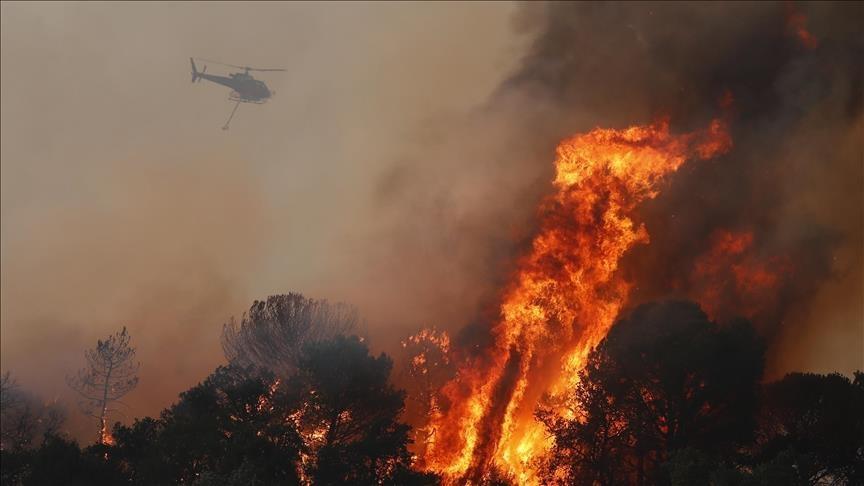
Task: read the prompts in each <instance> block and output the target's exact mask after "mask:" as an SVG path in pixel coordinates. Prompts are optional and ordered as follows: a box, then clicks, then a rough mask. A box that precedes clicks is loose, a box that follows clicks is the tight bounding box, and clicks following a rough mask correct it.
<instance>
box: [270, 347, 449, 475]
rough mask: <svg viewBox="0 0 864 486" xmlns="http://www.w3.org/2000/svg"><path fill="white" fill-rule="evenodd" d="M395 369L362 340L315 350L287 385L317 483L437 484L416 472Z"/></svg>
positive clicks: (307, 352)
mask: <svg viewBox="0 0 864 486" xmlns="http://www.w3.org/2000/svg"><path fill="white" fill-rule="evenodd" d="M391 368H392V362H391V360H390V358H388V357H387V356H386V355H383V354H382V355H380V356H378V357H377V358H376V357H372V356H370V355H369V350H368V348H367V347H366V345H365V344H363V343H362V342H361V341H360V340H359V339H358V338H357V337H353V336H352V337H336V338H335V339H332V340H329V341H321V342H317V343H312V344H310V345H308V346H307V347H306V350H305V352H304V354H303V355H302V357H301V358H300V360H299V368H298V371H297V373H296V374H295V375H294V376H293V377H292V378H291V379H290V380H289V381H288V383H287V387H286V390H287V393H288V395H289V401H291V402H293V403H296V404H297V408H296V410H295V412H294V413H293V414H292V415H291V418H292V420H293V421H294V423H295V424H296V426H297V428H298V430H299V431H300V433H301V435H302V436H303V438H304V440H305V442H306V445H307V446H308V449H309V457H307V460H306V464H307V468H306V469H307V471H308V474H309V476H310V478H311V479H312V480H313V482H314V483H315V484H322V485H324V484H370V485H371V484H430V483H433V482H434V481H435V478H434V477H433V476H431V475H423V474H419V473H415V472H413V471H411V469H410V466H411V457H410V455H409V454H408V450H407V445H408V441H409V439H408V432H409V429H410V428H409V427H408V426H407V425H404V424H402V423H399V422H398V417H399V415H400V414H401V413H402V410H403V407H404V394H403V393H402V392H401V391H397V390H395V389H394V388H393V387H392V386H391V385H390V384H389V382H388V380H389V375H390V371H391Z"/></svg>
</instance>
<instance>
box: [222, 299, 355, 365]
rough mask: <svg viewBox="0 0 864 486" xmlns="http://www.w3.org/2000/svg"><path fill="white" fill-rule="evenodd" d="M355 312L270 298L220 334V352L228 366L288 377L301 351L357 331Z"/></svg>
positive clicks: (326, 304)
mask: <svg viewBox="0 0 864 486" xmlns="http://www.w3.org/2000/svg"><path fill="white" fill-rule="evenodd" d="M358 321H359V318H358V314H357V310H356V309H355V308H354V307H352V306H349V305H347V304H341V303H339V304H331V303H329V302H327V301H326V300H315V299H309V298H306V297H304V296H303V295H301V294H297V293H289V294H283V295H271V296H270V297H267V300H266V301H255V302H254V303H253V304H252V307H251V308H250V309H249V312H248V313H245V314H243V317H242V319H241V320H240V322H239V323H237V322H236V321H235V320H234V319H233V318H232V319H231V321H229V322H228V323H227V324H225V326H224V327H223V330H222V349H223V350H224V352H225V357H226V358H227V359H228V361H229V362H231V363H233V364H237V365H240V366H243V367H247V366H250V365H252V366H258V367H262V368H267V369H269V370H271V371H273V372H274V373H276V374H277V375H278V376H282V377H287V376H289V375H290V374H292V373H293V372H294V370H296V368H297V361H298V359H299V357H300V353H301V351H302V350H303V348H304V347H305V346H306V345H307V344H309V343H313V342H319V341H323V340H327V339H330V338H333V337H335V336H338V335H344V334H348V333H350V332H351V331H353V330H355V329H356V327H357V322H358Z"/></svg>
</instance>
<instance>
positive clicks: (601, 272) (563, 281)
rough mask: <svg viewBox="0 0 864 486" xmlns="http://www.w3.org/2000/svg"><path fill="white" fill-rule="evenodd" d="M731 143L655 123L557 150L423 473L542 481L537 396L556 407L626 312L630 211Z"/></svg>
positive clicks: (545, 440)
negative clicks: (672, 176)
mask: <svg viewBox="0 0 864 486" xmlns="http://www.w3.org/2000/svg"><path fill="white" fill-rule="evenodd" d="M731 143H732V142H731V138H730V137H729V135H728V133H727V131H726V125H725V123H724V122H723V121H722V120H715V121H713V122H712V123H711V124H710V126H709V127H708V129H706V130H704V131H701V132H696V133H688V134H683V135H673V134H671V133H670V132H669V123H668V120H660V121H658V122H656V123H654V124H652V125H648V126H634V127H630V128H626V129H623V130H614V129H600V128H597V129H595V130H592V131H591V132H589V133H586V134H581V135H576V136H574V137H572V138H569V139H567V140H564V141H563V142H561V144H560V145H559V146H558V149H557V157H556V160H555V168H556V175H555V179H554V181H553V185H554V187H555V189H556V192H555V194H553V195H551V196H549V197H548V198H547V199H546V200H545V201H544V202H543V204H542V205H541V208H540V215H539V220H540V228H539V232H538V234H537V235H536V236H535V238H534V241H533V247H532V249H531V251H530V252H529V253H528V254H527V255H525V256H524V257H523V258H522V259H521V260H520V262H519V264H518V266H517V268H518V269H517V271H516V273H515V275H514V276H513V278H512V280H511V284H510V285H509V287H508V288H507V289H506V290H505V292H504V293H503V297H502V302H501V305H500V317H499V319H498V321H497V322H496V323H495V324H494V325H493V327H492V329H491V334H492V337H493V344H492V345H491V346H490V348H489V349H488V351H487V352H486V353H485V354H484V355H483V356H480V357H477V358H472V359H470V360H467V361H466V362H465V363H461V364H460V367H459V370H458V372H457V374H456V377H455V378H454V379H453V380H451V381H450V382H448V383H447V384H446V385H445V386H444V387H443V389H442V394H443V396H444V397H446V399H447V401H448V402H449V408H448V409H446V410H445V411H444V412H443V413H442V414H440V416H438V417H436V418H434V422H435V423H434V424H432V425H433V427H434V428H435V430H436V432H437V433H436V437H435V440H434V442H432V443H430V444H428V448H427V449H426V454H425V455H424V457H423V461H424V462H423V465H424V467H425V468H426V469H428V470H431V471H435V472H438V473H440V474H442V475H443V476H444V477H445V480H446V481H447V482H450V483H457V482H458V483H460V484H465V483H468V484H471V483H477V482H479V481H480V480H482V479H483V477H484V475H487V474H489V472H490V471H491V470H492V469H493V468H494V469H497V470H499V471H502V472H504V473H505V474H507V475H511V476H512V477H513V478H514V479H515V480H516V481H517V482H519V483H520V484H535V483H537V482H538V478H537V467H538V464H537V460H538V458H541V457H543V455H544V454H545V452H546V451H547V450H548V448H549V447H550V445H551V439H550V438H549V437H548V436H547V435H546V433H545V430H544V429H543V427H542V425H541V424H540V423H539V422H537V421H536V420H535V419H534V411H535V410H536V408H537V406H538V405H539V404H540V403H541V400H543V399H544V396H546V398H547V400H548V401H549V403H556V400H557V403H562V404H563V402H562V400H563V395H564V391H565V390H567V389H569V388H571V387H572V386H573V385H574V384H575V381H576V380H577V372H578V371H579V370H580V369H581V368H582V367H583V365H584V363H585V360H586V357H587V354H588V353H589V351H590V350H591V348H592V347H594V346H595V345H596V344H597V343H598V342H599V341H600V340H601V339H602V338H603V337H604V336H605V335H606V332H607V331H608V329H609V327H610V326H611V325H612V323H613V320H614V319H615V316H616V315H617V314H618V312H619V311H620V310H621V307H622V306H623V305H624V303H625V302H626V300H627V296H628V293H629V290H630V284H629V283H628V282H626V281H625V280H624V279H623V278H622V277H621V276H620V275H619V273H618V272H617V269H618V264H619V261H620V260H621V258H622V256H623V255H624V254H625V253H626V252H627V251H628V250H629V249H631V248H632V247H633V246H634V245H637V244H640V243H647V242H648V233H647V231H646V229H645V227H644V226H643V225H642V224H640V223H638V222H637V221H636V219H635V214H636V209H637V208H638V206H639V205H640V204H641V203H642V202H643V201H645V200H647V199H651V198H654V197H655V196H656V195H657V194H658V191H659V186H660V184H661V182H662V180H663V178H664V177H665V176H666V175H668V174H669V173H671V172H674V171H676V170H677V169H678V168H679V167H680V166H681V165H682V164H683V163H684V162H685V161H686V160H687V159H688V158H690V157H697V158H701V159H706V158H710V157H714V156H716V155H718V154H721V153H723V152H726V151H728V150H729V148H730V147H731ZM559 412H560V413H562V414H567V413H568V412H567V410H566V407H564V406H562V407H560V409H559Z"/></svg>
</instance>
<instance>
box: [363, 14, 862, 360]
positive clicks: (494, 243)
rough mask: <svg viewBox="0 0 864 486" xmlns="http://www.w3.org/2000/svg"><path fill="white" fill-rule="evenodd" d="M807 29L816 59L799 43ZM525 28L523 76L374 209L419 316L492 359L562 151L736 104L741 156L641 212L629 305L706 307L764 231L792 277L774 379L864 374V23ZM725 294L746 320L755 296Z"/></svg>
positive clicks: (665, 22)
mask: <svg viewBox="0 0 864 486" xmlns="http://www.w3.org/2000/svg"><path fill="white" fill-rule="evenodd" d="M794 14H803V15H805V16H806V21H805V26H806V28H807V29H808V30H809V32H810V33H812V35H814V36H815V37H816V39H817V40H818V45H816V46H815V47H812V46H808V45H806V44H805V43H803V42H802V41H801V39H799V37H798V36H797V35H796V32H795V30H794V29H793V28H792V27H791V26H790V21H789V19H790V16H791V15H794ZM515 24H516V26H517V27H518V28H519V29H521V30H522V31H523V32H525V33H526V34H531V35H534V36H535V41H534V42H533V44H532V46H531V48H530V51H529V53H528V54H527V56H526V57H525V58H524V60H523V62H522V63H521V66H520V68H519V69H518V70H517V71H516V72H515V73H514V75H513V76H511V77H510V78H509V79H508V80H507V81H506V82H505V83H504V84H503V85H502V86H500V88H499V89H498V90H497V91H496V93H495V94H494V96H492V97H491V98H490V100H489V103H488V104H487V105H486V107H485V108H484V109H483V110H481V111H479V112H478V113H475V115H474V116H473V117H471V118H470V119H469V120H467V121H464V122H462V123H456V124H450V125H448V126H445V127H440V128H438V129H437V130H430V132H432V133H435V137H434V138H433V139H432V140H428V141H427V143H426V145H425V146H426V147H429V148H428V149H427V150H426V151H425V152H424V153H419V154H410V155H408V156H406V162H405V164H403V165H401V166H399V167H398V168H396V169H394V170H393V171H392V172H391V173H390V174H389V176H388V177H386V178H384V179H383V180H382V182H381V184H380V186H379V190H378V192H377V193H376V197H377V198H378V200H379V201H380V204H381V207H382V209H387V210H389V211H391V212H392V213H393V214H391V215H389V217H390V218H392V219H387V216H385V219H386V220H387V221H391V222H394V223H392V224H391V225H390V226H389V227H388V230H389V232H385V233H384V234H386V235H387V236H386V238H385V239H384V242H383V243H382V245H381V252H382V253H381V261H387V262H393V260H391V257H392V256H393V255H396V257H395V261H396V264H395V266H396V267H398V268H400V269H402V271H401V272H400V277H399V278H400V280H399V284H398V286H399V287H400V288H401V289H402V290H403V291H404V292H405V294H404V295H406V296H407V298H408V300H409V301H410V302H412V303H418V306H417V307H412V311H414V312H417V313H415V314H414V315H415V316H420V317H419V318H420V319H428V320H430V321H432V322H438V323H442V322H443V324H444V325H449V326H451V328H453V329H457V328H460V327H461V326H463V325H464V324H469V323H471V322H474V323H475V324H473V325H469V326H468V327H467V328H465V330H463V332H462V342H463V344H465V345H467V346H469V347H472V346H473V347H482V345H483V343H484V342H485V341H486V340H488V336H487V335H486V334H485V332H484V330H485V329H487V328H488V323H489V321H490V320H491V319H493V318H494V317H495V300H496V298H497V297H498V292H499V291H500V288H501V284H502V282H505V281H506V279H507V277H508V275H509V274H510V271H512V262H513V261H514V259H515V258H514V257H515V256H516V255H518V254H520V253H521V252H522V251H524V249H525V244H526V242H528V241H530V235H531V231H532V224H533V218H534V215H535V212H534V211H535V208H536V206H537V202H538V201H539V200H540V199H541V198H542V196H543V194H545V193H546V192H548V191H549V190H550V187H549V186H548V181H549V180H550V178H551V170H552V167H551V161H552V157H553V149H554V147H555V144H556V143H557V141H558V140H560V139H561V138H562V137H564V136H566V135H569V134H572V133H575V132H580V131H585V130H589V129H591V128H593V127H595V126H604V127H619V128H620V127H625V126H629V125H632V124H643V123H646V122H649V121H651V120H652V119H654V118H655V117H657V116H662V115H668V116H670V117H671V121H672V127H673V130H681V131H684V130H691V129H694V128H698V127H704V126H705V124H706V123H707V121H708V120H709V119H710V118H712V117H715V116H718V115H719V114H720V109H719V108H718V102H719V101H720V100H721V99H723V97H724V96H725V93H727V92H729V93H731V94H732V96H733V97H734V103H733V105H732V108H731V114H730V117H731V127H732V137H733V140H734V143H735V147H734V149H733V150H732V151H731V152H730V153H729V154H728V155H726V156H724V157H721V158H719V159H717V160H713V161H707V162H692V163H689V164H688V165H685V167H684V168H682V169H681V171H680V172H679V173H677V174H675V175H674V176H672V177H671V178H670V180H669V182H668V184H667V187H665V188H664V190H663V191H662V193H661V195H660V197H658V198H657V199H656V200H653V201H651V202H649V203H648V204H646V205H645V207H644V208H643V211H642V214H641V218H642V220H643V221H644V222H645V223H646V226H647V228H648V231H649V233H650V234H651V243H650V244H649V245H645V246H641V247H638V248H636V249H634V251H632V252H631V254H630V255H628V257H627V258H626V261H625V262H624V265H623V269H622V271H623V272H625V274H626V275H627V278H628V279H631V280H633V281H634V282H636V283H637V285H638V286H637V288H636V289H635V291H634V293H633V295H632V299H631V300H632V302H631V305H635V304H638V303H639V302H643V301H646V300H650V299H656V298H662V297H668V296H688V295H690V296H692V295H693V294H694V293H696V287H698V285H699V282H696V281H694V279H693V277H692V274H693V268H694V265H695V264H696V262H697V260H698V259H699V258H700V257H702V256H703V255H704V254H705V253H706V252H707V251H708V249H709V248H710V246H711V241H712V238H714V237H715V236H714V235H716V234H717V232H718V231H721V230H725V231H732V232H752V234H753V244H752V246H751V248H749V249H748V251H747V256H748V258H751V259H753V260H754V261H757V262H761V261H784V262H790V263H791V264H792V268H793V270H792V271H791V272H789V273H783V276H782V279H781V282H780V284H779V285H777V287H776V291H775V292H774V293H772V297H771V298H772V301H771V302H770V303H768V304H764V305H762V307H763V308H762V309H761V310H760V311H759V312H758V313H756V314H755V315H754V316H753V319H754V321H755V323H756V325H757V326H758V327H759V329H760V330H761V332H762V333H763V334H764V335H765V336H766V337H767V338H768V339H769V341H770V343H771V347H770V350H769V352H770V354H771V356H770V358H771V361H770V364H771V367H770V370H771V373H773V374H776V373H779V372H782V371H784V370H789V369H802V368H803V369H813V370H822V371H824V370H826V369H838V370H841V371H844V372H849V371H851V370H853V369H855V368H860V367H861V366H862V364H864V363H862V361H864V352H862V345H864V334H862V333H864V331H862V328H864V315H862V312H864V308H862V307H864V304H862V285H861V281H862V247H864V242H862V223H864V204H862V194H864V177H862V170H864V169H862V153H864V147H862V137H861V133H862V68H861V63H860V59H861V58H862V53H864V44H862V36H861V34H860V26H861V25H862V24H864V7H862V6H861V5H860V4H857V5H850V4H822V3H820V4H806V5H793V4H781V3H774V4H761V3H760V4H756V3H732V4H713V3H711V4H709V3H699V4H684V3H658V4H651V3H641V2H640V3H602V4H601V3H554V4H548V5H530V6H526V7H524V8H523V9H522V11H521V12H520V14H519V15H518V17H517V19H516V22H515ZM382 214H386V211H385V212H384V213H382ZM385 226H386V225H385ZM388 264H389V263H388ZM727 297H728V298H727V299H726V300H725V301H724V304H725V305H726V307H727V308H728V310H729V311H730V313H741V312H743V311H742V310H741V309H740V307H741V305H740V304H741V302H740V301H741V300H742V298H743V297H742V296H735V295H732V296H727ZM721 317H725V316H721ZM804 336H806V337H807V340H806V342H800V343H799V342H796V341H797V337H804ZM837 343H841V344H840V345H838V346H834V344H837ZM829 348H830V349H829Z"/></svg>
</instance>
